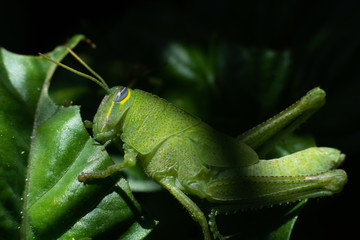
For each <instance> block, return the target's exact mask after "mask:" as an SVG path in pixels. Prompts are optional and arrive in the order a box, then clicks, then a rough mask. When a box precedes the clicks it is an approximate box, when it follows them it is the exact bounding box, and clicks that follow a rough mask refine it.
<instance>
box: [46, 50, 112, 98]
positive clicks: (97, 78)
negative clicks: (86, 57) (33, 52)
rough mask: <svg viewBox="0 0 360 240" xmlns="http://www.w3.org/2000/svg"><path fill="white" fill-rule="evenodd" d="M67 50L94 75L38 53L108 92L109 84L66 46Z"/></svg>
mask: <svg viewBox="0 0 360 240" xmlns="http://www.w3.org/2000/svg"><path fill="white" fill-rule="evenodd" d="M67 50H68V52H69V53H70V54H71V55H72V56H73V57H74V58H75V59H76V60H77V61H78V62H79V63H80V64H81V65H83V66H84V67H85V68H86V69H87V70H88V71H89V72H90V73H91V74H93V75H94V76H95V77H92V76H90V75H88V74H85V73H83V72H80V71H78V70H75V69H73V68H71V67H69V66H67V65H65V64H62V63H60V62H57V61H55V60H53V59H51V58H49V57H47V56H45V55H44V54H42V53H39V55H40V56H41V57H43V58H45V59H46V60H48V61H50V62H53V63H55V64H56V65H58V66H60V67H62V68H65V69H66V70H68V71H70V72H73V73H75V74H77V75H79V76H82V77H84V78H87V79H89V80H91V81H93V82H95V83H96V84H98V85H99V86H100V87H102V88H103V89H105V91H106V92H107V93H110V88H109V86H108V85H107V84H106V82H105V80H104V79H103V78H102V77H101V76H100V75H99V74H97V73H96V72H95V71H94V70H93V69H92V68H90V67H89V66H88V65H87V64H86V63H85V62H84V61H83V60H82V59H81V58H80V57H79V56H78V55H76V53H74V52H73V51H72V50H71V49H70V48H67Z"/></svg>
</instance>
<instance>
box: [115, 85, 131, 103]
mask: <svg viewBox="0 0 360 240" xmlns="http://www.w3.org/2000/svg"><path fill="white" fill-rule="evenodd" d="M128 94H129V90H128V88H127V87H121V88H119V89H118V90H117V91H116V93H115V94H114V98H113V101H114V102H121V101H122V100H124V99H125V98H126V97H127V96H128Z"/></svg>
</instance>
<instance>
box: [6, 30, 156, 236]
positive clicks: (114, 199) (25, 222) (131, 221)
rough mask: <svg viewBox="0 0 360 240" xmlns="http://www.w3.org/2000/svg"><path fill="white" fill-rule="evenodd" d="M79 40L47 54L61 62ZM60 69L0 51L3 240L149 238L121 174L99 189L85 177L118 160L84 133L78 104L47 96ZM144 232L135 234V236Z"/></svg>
mask: <svg viewBox="0 0 360 240" xmlns="http://www.w3.org/2000/svg"><path fill="white" fill-rule="evenodd" d="M83 38H84V37H83V36H81V35H77V36H74V37H73V38H72V39H71V40H70V41H69V42H68V43H67V44H66V45H64V46H60V47H57V48H56V49H55V50H54V51H52V52H51V53H48V54H47V55H48V56H49V57H51V58H52V59H55V60H57V61H60V60H61V59H62V58H64V57H65V55H66V54H67V50H66V48H67V47H69V48H73V47H75V46H76V45H77V44H78V43H79V41H81V40H82V39H83ZM55 68H56V66H55V65H54V64H52V63H50V62H48V61H46V60H44V59H43V58H40V57H35V56H22V55H17V54H14V53H10V52H8V51H6V50H5V49H0V104H1V105H0V106H1V107H0V175H1V176H2V177H1V179H0V188H1V193H0V203H1V204H0V231H1V234H2V237H4V238H5V239H30V238H33V239H58V238H60V239H70V238H75V239H80V238H93V237H100V236H104V235H105V236H107V239H116V238H117V237H119V236H129V234H132V235H131V236H132V238H131V239H143V238H144V237H145V236H146V235H147V234H148V233H149V232H150V231H151V230H152V229H153V228H154V226H155V225H156V222H155V221H153V220H152V219H150V218H148V217H144V216H142V212H141V207H140V205H139V204H138V203H137V201H136V200H135V198H134V197H133V195H132V194H131V191H130V188H129V187H128V184H127V182H126V181H125V180H124V179H120V180H119V178H120V176H119V175H117V176H113V177H111V178H109V179H106V180H104V181H101V182H98V183H94V184H87V185H85V184H83V183H81V182H79V181H78V180H77V176H78V175H79V174H80V173H81V172H82V171H85V172H91V171H97V170H101V169H105V168H106V167H107V166H109V165H111V164H113V162H112V160H111V159H110V157H109V156H108V154H107V152H106V151H104V149H103V147H102V146H101V145H99V144H97V143H96V142H95V141H94V140H93V139H92V138H91V137H90V136H89V134H88V132H87V130H86V129H85V127H84V125H83V123H82V120H81V117H80V108H79V107H78V106H71V107H64V106H58V105H55V104H54V103H53V102H52V100H51V99H50V98H49V96H48V88H49V85H50V79H51V76H52V75H53V73H54V71H55ZM134 229H135V230H136V231H139V232H140V234H138V235H136V234H135V233H134V231H135V230H134Z"/></svg>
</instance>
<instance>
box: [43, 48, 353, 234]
mask: <svg viewBox="0 0 360 240" xmlns="http://www.w3.org/2000/svg"><path fill="white" fill-rule="evenodd" d="M69 52H70V53H71V54H72V55H73V56H74V57H75V58H76V59H77V60H79V61H80V63H82V64H83V65H84V66H85V67H86V68H87V69H88V70H89V71H90V72H91V73H92V74H93V75H94V76H95V77H92V76H89V75H86V74H84V73H81V72H78V71H77V70H74V69H72V68H70V67H68V66H65V65H63V64H61V63H58V62H55V61H53V60H51V59H49V58H47V57H46V56H44V55H42V54H41V56H43V57H45V58H46V59H48V60H50V61H52V62H54V63H56V64H58V65H60V66H62V67H64V68H66V69H68V70H70V71H72V72H75V73H77V74H79V75H81V76H84V77H86V78H89V79H91V80H92V81H94V82H96V83H97V84H98V85H100V86H101V87H102V88H104V89H105V90H106V92H107V95H106V96H105V97H104V99H103V100H102V102H101V104H100V106H99V108H98V111H97V113H96V115H95V117H94V120H93V125H92V128H93V134H94V138H95V139H96V140H97V141H99V142H100V143H103V144H104V146H107V145H108V144H109V143H111V142H112V141H114V140H118V139H121V141H122V142H123V149H124V161H123V162H122V163H119V164H114V165H112V166H110V167H108V169H106V170H105V171H102V172H95V173H82V174H81V175H80V176H79V177H78V179H79V181H81V182H87V181H89V180H94V179H99V178H105V177H108V176H110V175H111V174H113V173H115V172H117V171H119V170H121V169H123V168H126V167H131V166H134V165H135V164H136V161H137V160H140V162H141V164H142V167H143V169H144V171H145V172H146V173H147V175H148V176H149V177H150V178H152V179H154V180H155V181H156V182H158V183H160V184H161V185H162V186H163V187H164V188H166V189H167V190H168V191H169V192H170V193H171V194H172V195H173V196H174V197H175V198H176V199H177V200H178V201H179V202H180V203H181V204H182V205H183V206H184V207H185V208H186V209H187V210H188V212H189V213H190V215H191V216H192V218H193V219H194V220H195V221H196V222H198V223H199V224H200V226H201V228H202V232H203V234H204V238H205V239H206V240H210V239H212V237H211V231H213V236H214V238H217V237H219V238H222V236H221V235H220V234H219V232H218V231H217V227H216V224H215V215H216V214H217V213H220V212H222V211H226V209H228V208H224V209H225V210H221V209H222V208H221V207H218V208H214V210H213V211H211V214H210V218H211V223H212V224H210V225H211V231H210V228H209V224H208V220H207V218H206V216H205V215H204V213H203V211H202V210H201V209H200V208H199V207H198V206H197V205H196V204H195V203H194V201H193V200H192V199H191V198H190V197H189V196H188V194H189V195H196V196H198V197H199V198H205V199H207V200H208V201H210V202H213V203H216V204H219V205H220V206H228V205H229V206H236V207H238V208H240V209H241V208H242V209H246V208H257V207H262V206H270V205H273V204H281V203H287V202H293V201H297V200H301V199H306V198H313V197H320V196H329V195H332V194H334V193H337V192H340V191H341V190H342V188H343V185H344V184H345V183H346V181H347V176H346V173H345V172H344V171H343V170H340V169H335V168H337V167H338V166H339V165H340V164H341V163H342V161H343V160H344V158H345V155H344V154H342V153H340V151H339V150H337V149H333V148H326V147H314V148H309V149H306V150H303V151H299V152H296V153H293V154H291V155H287V156H285V157H281V158H278V159H271V160H260V159H259V157H258V153H257V152H256V151H255V150H258V149H262V150H264V149H265V150H266V149H269V148H271V147H273V145H272V144H268V142H276V140H278V139H280V138H282V137H283V136H284V135H286V134H288V133H289V132H292V131H293V130H294V129H295V128H296V127H298V126H299V125H300V124H301V123H302V122H304V121H305V120H306V119H307V118H309V117H310V116H311V115H312V114H313V113H314V112H316V111H317V110H318V109H319V108H320V107H321V106H322V105H323V104H324V101H325V92H324V91H323V90H321V89H320V88H315V89H313V90H311V91H310V92H308V93H307V94H306V95H305V96H304V97H303V98H301V99H300V100H299V101H298V102H296V103H295V104H294V105H292V106H291V107H289V108H287V109H286V110H284V111H283V112H281V113H280V114H278V115H276V116H274V117H273V118H271V119H269V120H268V121H266V122H264V123H262V124H260V125H258V126H257V127H255V128H253V129H251V130H250V131H248V132H246V133H244V134H242V135H241V136H240V137H238V138H237V139H236V138H233V137H230V136H227V135H225V134H223V133H221V132H218V131H216V130H214V129H213V128H211V127H210V126H209V125H207V124H205V123H204V122H202V121H201V120H200V119H198V118H196V117H193V116H191V115H190V114H188V113H186V112H185V111H183V110H182V109H180V108H178V107H176V106H174V105H172V104H171V103H168V102H167V101H166V100H164V99H162V98H159V97H157V96H155V95H152V94H150V93H147V92H144V91H141V90H136V89H135V90H133V89H130V88H127V87H121V86H117V87H113V88H109V87H108V86H107V84H106V82H105V81H104V80H103V79H102V78H101V77H100V76H99V75H98V74H97V73H95V72H94V71H93V70H92V69H91V68H90V67H89V66H87V65H86V64H85V63H84V62H83V61H82V60H81V59H80V58H79V57H78V56H77V55H76V54H75V53H73V52H72V51H71V50H70V49H69ZM269 139H271V141H268V140H269ZM229 208H230V207H229Z"/></svg>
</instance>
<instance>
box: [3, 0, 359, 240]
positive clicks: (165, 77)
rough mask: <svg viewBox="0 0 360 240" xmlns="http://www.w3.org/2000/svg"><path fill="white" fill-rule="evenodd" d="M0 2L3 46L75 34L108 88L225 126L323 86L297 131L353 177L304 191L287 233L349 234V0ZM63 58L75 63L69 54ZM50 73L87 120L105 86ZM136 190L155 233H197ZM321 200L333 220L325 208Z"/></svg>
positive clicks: (50, 42) (231, 128)
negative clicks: (319, 194)
mask: <svg viewBox="0 0 360 240" xmlns="http://www.w3.org/2000/svg"><path fill="white" fill-rule="evenodd" d="M4 4H5V5H4V6H2V9H4V11H3V14H2V15H1V16H0V26H1V29H2V32H3V33H4V34H2V36H1V38H0V45H1V46H4V47H5V48H6V49H8V50H11V51H15V52H19V53H28V54H37V52H39V51H41V52H46V51H50V50H52V48H53V46H55V45H59V44H62V43H63V42H64V41H65V40H66V39H67V38H69V37H71V36H72V35H73V34H74V33H78V32H81V33H83V34H85V35H86V36H87V37H89V38H90V39H91V40H92V41H93V42H95V43H96V45H97V48H96V50H92V49H90V47H88V46H86V44H82V45H81V46H80V47H79V48H77V50H76V52H78V53H80V55H81V57H82V58H84V60H85V61H86V62H88V63H89V65H91V66H92V67H93V68H94V69H95V70H96V71H97V72H98V73H100V74H101V75H102V76H103V77H104V78H105V79H106V81H107V82H108V83H109V85H110V86H113V85H119V84H122V85H129V84H131V85H132V86H133V87H135V88H139V89H143V90H146V91H149V92H153V93H155V94H158V95H160V96H162V97H164V98H167V99H168V100H169V101H172V102H174V103H175V104H177V105H179V106H181V107H183V108H184V109H187V110H188V111H190V112H191V113H193V114H194V115H197V116H200V117H201V118H202V119H203V120H204V121H205V122H207V123H209V124H211V125H212V126H214V127H215V128H217V129H219V130H221V131H224V132H226V133H228V134H230V135H233V136H236V135H238V134H240V133H241V132H243V131H245V130H246V129H249V128H250V127H252V126H254V125H255V124H257V123H260V122H261V121H264V120H265V119H266V118H268V117H270V116H272V115H274V114H275V113H277V112H279V111H280V110H282V109H284V108H285V107H287V106H288V105H289V104H291V103H293V102H294V101H295V100H297V99H298V98H299V97H301V96H302V95H304V93H305V92H307V91H308V90H309V89H311V88H313V87H315V86H318V85H320V86H321V87H322V88H324V89H325V91H326V92H327V94H328V95H327V104H326V105H325V106H324V107H323V109H322V110H321V111H320V112H319V113H318V114H316V115H315V116H314V117H312V118H311V119H310V120H309V121H308V122H307V123H306V124H305V125H304V126H303V127H302V128H301V132H304V133H311V134H312V135H313V136H314V137H315V139H316V141H317V143H318V145H321V146H331V147H336V148H339V149H341V150H342V151H343V152H345V153H346V154H347V162H345V165H344V168H345V169H346V171H347V172H348V174H349V178H350V181H349V184H348V185H347V186H346V187H345V191H344V192H343V193H342V194H341V196H339V197H334V198H332V199H329V200H328V199H321V200H319V201H310V203H311V204H307V205H306V207H305V211H304V212H303V213H302V214H301V215H300V218H299V220H298V225H297V226H296V227H295V230H294V234H293V238H294V239H304V238H306V239H316V238H326V237H334V235H335V234H341V235H342V237H343V238H346V236H349V237H350V236H352V234H353V233H351V232H352V231H353V228H352V227H351V224H350V223H349V221H347V219H349V218H350V216H351V212H352V206H355V203H354V202H352V201H354V199H356V198H355V197H354V196H351V193H352V192H353V191H352V190H354V189H355V184H356V183H355V182H354V181H356V180H355V179H352V177H351V176H352V175H354V174H355V173H354V171H355V170H354V169H356V167H354V159H357V157H360V152H359V140H358V139H359V137H360V128H359V124H358V122H359V121H360V114H359V111H360V106H359V105H360V94H359V93H358V89H359V87H360V81H359V79H360V71H359V70H358V69H359V67H358V66H359V62H360V30H359V27H358V26H359V24H360V3H359V2H358V1H355V0H352V1H346V2H343V1H335V0H332V1H316V2H310V1H300V0H295V1H266V0H257V1H204V0H198V1H181V2H180V1H165V0H157V1H145V0H138V1H126V2H125V1H123V2H121V3H120V7H119V2H114V3H102V4H101V3H98V4H94V5H89V3H87V4H86V5H79V6H72V4H71V6H72V7H71V8H70V7H68V6H67V5H66V4H63V5H57V6H56V9H53V10H52V11H51V16H48V15H46V14H45V12H47V11H46V10H47V9H45V6H44V5H42V4H40V3H34V2H23V3H21V4H17V2H16V1H11V2H7V3H4ZM7 8H9V9H12V11H6V9H7ZM15 12H16V13H17V14H16V17H14V13H15ZM35 12H36V13H37V14H34V13H35ZM64 13H65V14H64ZM75 13H76V14H75ZM8 19H12V20H13V21H10V22H9V21H7V20H8ZM49 23H51V27H48V25H49ZM65 63H67V64H69V65H71V66H75V68H77V69H79V68H80V67H76V66H79V65H77V63H75V62H74V61H73V60H71V59H66V60H65ZM55 79H56V80H55V81H54V82H53V83H52V86H51V87H50V92H51V94H52V96H53V98H56V99H57V101H58V103H61V104H62V103H63V101H64V100H68V101H70V100H72V101H73V103H74V104H80V105H81V106H82V107H81V113H82V114H83V118H84V119H92V117H93V115H94V113H95V112H96V109H97V106H98V105H99V103H100V101H101V99H102V97H103V95H104V92H103V91H102V90H101V89H99V88H98V86H96V85H93V84H89V83H87V80H83V79H80V78H79V77H77V76H74V75H73V74H72V73H68V72H66V71H57V73H56V74H55ZM84 86H86V87H84ZM74 89H78V90H76V91H74ZM136 197H137V199H139V201H140V202H141V203H142V204H143V205H144V206H145V208H147V209H148V211H149V212H151V214H152V215H153V216H156V217H157V219H159V220H160V222H161V224H160V225H159V228H157V229H156V230H155V234H156V232H157V233H158V234H159V236H161V234H164V235H166V231H167V230H168V232H174V231H175V232H178V231H179V229H178V228H176V225H179V226H183V228H182V229H181V231H180V232H181V233H179V239H182V238H185V237H186V238H189V236H192V234H197V232H198V229H197V227H196V226H193V224H192V222H191V220H190V218H189V217H188V216H187V215H186V213H185V212H184V211H183V209H182V208H181V207H179V205H178V203H176V201H174V199H172V197H171V196H168V194H167V193H163V192H158V193H156V192H155V193H150V194H145V193H139V194H138V195H137V196H136ZM159 202H161V205H160V206H159V205H156V203H159ZM329 209H332V210H331V215H332V217H331V218H328V217H326V216H327V214H329V212H328V211H329ZM169 212H171V214H169ZM174 219H176V220H174ZM302 219H303V220H302ZM334 219H341V221H340V220H339V221H340V222H336V221H333V220H334ZM174 222H175V226H173V225H174ZM185 229H186V230H185ZM329 229H332V231H329ZM309 232H311V234H312V235H311V236H309V235H308V233H309ZM155 236H158V235H155ZM195 236H196V235H195ZM195 239H196V238H195Z"/></svg>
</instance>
